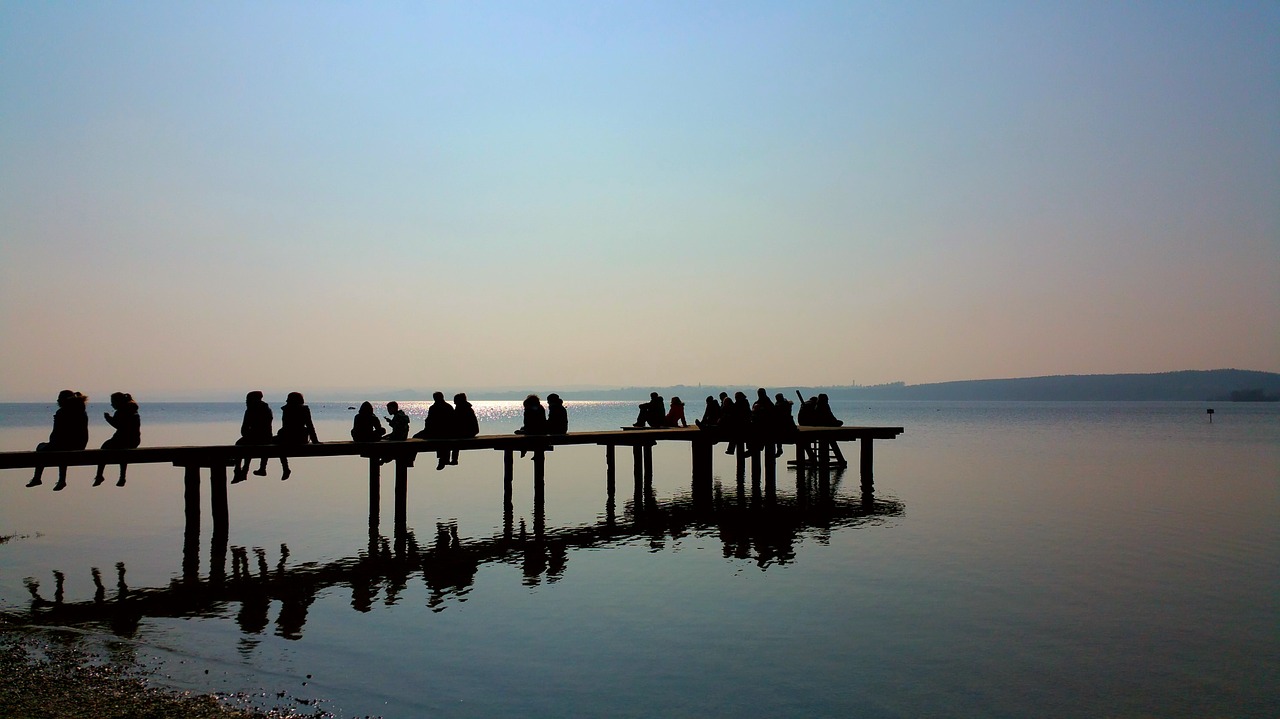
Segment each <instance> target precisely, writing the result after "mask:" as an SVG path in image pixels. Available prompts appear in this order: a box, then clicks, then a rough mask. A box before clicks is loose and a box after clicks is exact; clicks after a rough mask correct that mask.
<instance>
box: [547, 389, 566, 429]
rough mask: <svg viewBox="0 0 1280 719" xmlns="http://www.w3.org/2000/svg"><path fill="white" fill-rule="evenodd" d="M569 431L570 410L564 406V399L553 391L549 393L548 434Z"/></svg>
mask: <svg viewBox="0 0 1280 719" xmlns="http://www.w3.org/2000/svg"><path fill="white" fill-rule="evenodd" d="M568 433H569V411H568V410H566V409H565V408H564V400H562V399H560V395H558V394H556V393H555V392H552V393H551V394H549V395H547V434H568Z"/></svg>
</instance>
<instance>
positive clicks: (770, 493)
mask: <svg viewBox="0 0 1280 719" xmlns="http://www.w3.org/2000/svg"><path fill="white" fill-rule="evenodd" d="M773 450H774V447H773V446H770V445H765V448H764V491H765V496H766V497H767V498H768V499H769V500H770V501H772V500H773V499H774V495H775V494H776V492H777V486H778V458H777V457H775V456H774V452H773Z"/></svg>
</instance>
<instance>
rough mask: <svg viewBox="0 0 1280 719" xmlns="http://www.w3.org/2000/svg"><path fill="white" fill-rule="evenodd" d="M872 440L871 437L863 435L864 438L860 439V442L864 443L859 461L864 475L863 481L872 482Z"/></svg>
mask: <svg viewBox="0 0 1280 719" xmlns="http://www.w3.org/2000/svg"><path fill="white" fill-rule="evenodd" d="M871 442H872V440H871V438H870V437H863V438H862V439H860V440H858V443H859V444H861V445H862V452H861V456H860V462H859V470H860V473H861V475H862V481H863V482H870V481H871V477H872V474H871V463H872V454H873V453H872V449H871Z"/></svg>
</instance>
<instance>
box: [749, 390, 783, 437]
mask: <svg viewBox="0 0 1280 719" xmlns="http://www.w3.org/2000/svg"><path fill="white" fill-rule="evenodd" d="M777 424H778V417H777V415H776V414H775V412H774V406H773V400H771V399H769V392H768V391H767V390H765V388H764V387H761V388H760V389H757V390H756V401H755V404H753V405H751V434H752V436H753V437H752V440H753V441H752V444H753V446H754V447H764V448H765V449H766V450H767V451H770V452H772V451H773V443H772V442H769V441H766V438H767V437H769V436H771V435H772V434H773V432H774V429H776V428H777Z"/></svg>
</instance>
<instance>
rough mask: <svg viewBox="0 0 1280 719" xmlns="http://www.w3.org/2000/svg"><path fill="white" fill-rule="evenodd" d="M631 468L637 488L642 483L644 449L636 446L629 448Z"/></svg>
mask: <svg viewBox="0 0 1280 719" xmlns="http://www.w3.org/2000/svg"><path fill="white" fill-rule="evenodd" d="M631 467H632V469H633V473H634V474H635V480H636V486H637V487H639V486H640V485H641V484H642V483H643V482H644V448H643V447H641V446H640V445H638V444H637V445H634V446H633V447H632V448H631Z"/></svg>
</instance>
